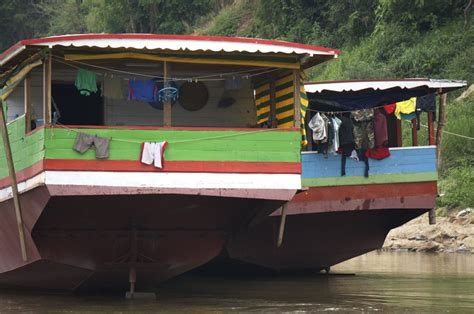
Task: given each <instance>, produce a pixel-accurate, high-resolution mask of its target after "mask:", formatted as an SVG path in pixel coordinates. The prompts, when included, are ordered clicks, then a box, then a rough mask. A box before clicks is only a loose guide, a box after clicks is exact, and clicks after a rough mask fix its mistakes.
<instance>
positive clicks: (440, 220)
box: [382, 208, 474, 254]
mask: <svg viewBox="0 0 474 314" xmlns="http://www.w3.org/2000/svg"><path fill="white" fill-rule="evenodd" d="M382 250H386V251H409V252H433V253H467V254H471V253H474V210H473V209H470V208H467V209H464V210H461V211H458V212H453V213H450V214H449V215H448V216H447V217H436V224H435V225H430V224H429V223H428V214H425V215H423V216H421V217H418V218H416V219H414V220H412V221H410V222H408V223H406V224H404V225H403V226H401V227H398V228H396V229H393V230H392V231H390V233H389V234H388V235H387V238H386V239H385V243H384V245H383V248H382Z"/></svg>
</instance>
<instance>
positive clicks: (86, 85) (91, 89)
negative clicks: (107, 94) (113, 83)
mask: <svg viewBox="0 0 474 314" xmlns="http://www.w3.org/2000/svg"><path fill="white" fill-rule="evenodd" d="M75 85H76V88H77V90H78V91H79V93H80V94H81V95H82V96H90V95H91V94H93V93H95V92H97V90H98V89H97V78H96V75H95V73H94V72H91V71H87V70H83V69H79V70H77V74H76V82H75Z"/></svg>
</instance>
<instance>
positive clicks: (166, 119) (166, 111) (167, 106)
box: [163, 61, 171, 127]
mask: <svg viewBox="0 0 474 314" xmlns="http://www.w3.org/2000/svg"><path fill="white" fill-rule="evenodd" d="M169 71H170V69H169V64H168V62H166V61H164V62H163V86H164V87H166V86H168V85H167V83H168V77H169ZM163 126H164V127H170V126H171V101H165V102H164V103H163Z"/></svg>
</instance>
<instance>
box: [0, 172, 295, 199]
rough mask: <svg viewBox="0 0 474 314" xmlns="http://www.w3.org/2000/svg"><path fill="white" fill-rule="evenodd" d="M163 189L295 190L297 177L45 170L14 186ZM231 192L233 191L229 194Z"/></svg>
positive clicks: (5, 192)
mask: <svg viewBox="0 0 474 314" xmlns="http://www.w3.org/2000/svg"><path fill="white" fill-rule="evenodd" d="M45 184H46V185H54V186H86V187H124V188H142V189H150V188H152V189H153V188H155V189H156V188H158V189H159V188H163V189H199V190H203V189H218V190H226V189H229V190H239V189H248V190H294V191H296V190H299V189H301V177H300V175H299V174H230V173H174V172H103V171H45V172H42V173H40V174H38V175H36V176H34V177H32V178H30V179H28V180H26V181H23V182H20V183H18V191H19V192H20V193H24V192H26V191H28V190H31V189H33V188H36V187H38V186H41V185H45ZM232 193H234V192H232ZM11 197H12V190H11V187H6V188H3V189H0V202H3V201H5V200H8V199H10V198H11Z"/></svg>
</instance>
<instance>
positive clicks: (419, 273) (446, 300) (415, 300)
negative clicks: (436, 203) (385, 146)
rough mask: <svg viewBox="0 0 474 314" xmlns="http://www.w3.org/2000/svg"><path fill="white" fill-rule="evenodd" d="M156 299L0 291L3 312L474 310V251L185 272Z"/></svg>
mask: <svg viewBox="0 0 474 314" xmlns="http://www.w3.org/2000/svg"><path fill="white" fill-rule="evenodd" d="M156 295H157V299H156V300H153V299H140V300H133V301H130V300H125V299H124V298H123V297H122V296H117V295H94V296H75V295H57V294H46V293H39V292H34V293H32V292H29V293H25V292H13V291H1V290H0V313H7V312H42V313H62V312H90V313H92V312H116V313H124V312H175V313H208V312H290V313H296V312H298V313H301V312H303V313H304V312H344V313H345V312H377V311H378V312H384V313H387V312H391V313H400V312H415V313H423V312H432V313H438V312H451V313H474V255H464V254H440V255H434V254H425V253H424V254H421V253H389V252H372V253H369V254H366V255H363V256H361V257H358V258H355V259H353V260H350V261H347V262H345V263H342V264H339V265H336V266H334V267H333V268H332V270H331V274H330V275H307V274H306V275H280V276H276V277H275V276H225V277H223V276H208V275H207V276H204V275H196V274H194V275H184V276H181V277H179V278H176V279H174V280H171V281H169V282H167V283H165V284H162V285H161V286H160V287H159V288H158V289H157V290H156Z"/></svg>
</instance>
